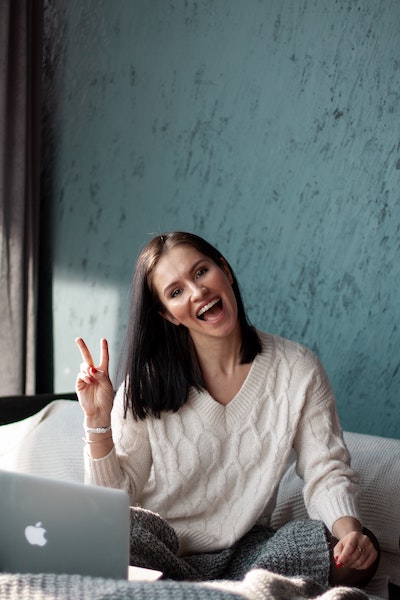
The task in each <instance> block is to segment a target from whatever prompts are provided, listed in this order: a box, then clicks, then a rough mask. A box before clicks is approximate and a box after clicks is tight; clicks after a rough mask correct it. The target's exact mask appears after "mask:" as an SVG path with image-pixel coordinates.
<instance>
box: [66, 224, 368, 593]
mask: <svg viewBox="0 0 400 600" xmlns="http://www.w3.org/2000/svg"><path fill="white" fill-rule="evenodd" d="M77 343H78V346H79V348H80V351H81V354H82V358H83V363H82V365H81V370H80V373H79V374H78V378H77V383H76V391H77V394H78V397H79V400H80V403H81V406H82V408H83V411H84V415H85V430H86V436H87V437H86V442H87V452H86V454H85V456H86V458H85V460H86V463H85V470H86V479H87V481H88V482H89V483H94V484H99V485H105V486H112V487H119V488H122V489H125V490H126V491H127V492H128V493H129V495H130V498H131V503H132V504H134V505H136V506H140V507H142V508H144V509H146V511H147V512H146V515H147V517H148V511H150V513H151V514H153V513H154V514H157V515H158V517H157V518H158V519H159V518H160V516H161V517H162V518H163V519H164V520H165V521H166V522H167V523H168V525H169V526H170V527H172V528H173V529H174V530H175V532H176V534H177V537H178V540H179V550H178V554H179V555H180V556H181V557H188V556H189V555H191V556H192V555H199V554H202V553H205V554H207V553H210V552H211V553H216V552H218V551H223V552H225V554H224V557H225V559H227V557H228V556H231V558H230V559H229V561H230V560H232V564H231V563H230V562H229V561H228V562H226V561H225V562H224V564H223V565H222V562H221V568H220V569H219V570H218V569H217V567H216V571H218V572H216V573H214V576H215V577H216V578H224V579H225V578H229V573H230V572H233V571H232V570H231V571H230V569H233V568H234V567H233V563H234V560H235V559H234V557H235V556H238V555H243V557H245V559H246V564H247V565H249V564H250V563H249V562H248V559H249V558H250V557H252V556H253V551H254V548H252V549H250V550H249V546H248V544H249V536H254V535H256V536H258V535H260V536H261V538H260V540H262V541H258V542H257V544H262V547H263V551H262V552H261V553H259V552H258V551H257V552H255V553H254V555H257V556H258V558H257V559H254V562H252V563H251V566H252V567H253V568H255V567H257V568H263V569H271V570H274V571H275V572H278V573H281V574H283V575H302V576H307V577H311V578H312V579H314V580H315V581H318V582H319V583H321V584H322V585H327V584H328V581H329V583H332V584H335V583H338V582H340V583H345V584H349V583H352V584H365V583H366V582H367V581H368V580H369V579H370V578H371V577H372V575H373V573H374V572H375V570H376V567H377V564H378V553H379V546H378V544H377V542H376V540H375V538H374V536H373V534H371V533H370V532H368V531H367V530H366V529H364V528H363V527H362V524H361V521H360V515H359V505H358V499H359V484H358V480H359V478H358V475H357V473H355V472H354V471H353V470H352V469H351V467H350V457H349V453H348V451H347V448H346V445H345V443H344V441H343V434H342V429H341V426H340V423H339V419H338V416H337V411H336V405H335V399H334V396H333V393H332V389H331V386H330V383H329V380H328V377H327V375H326V373H325V370H324V368H323V367H322V365H321V363H320V362H319V360H318V358H317V357H316V356H315V355H314V354H313V353H312V352H311V351H310V350H308V349H307V348H305V347H304V346H301V345H300V344H297V343H295V342H292V341H290V340H286V339H283V338H280V337H277V336H275V335H271V334H268V333H263V332H260V331H257V330H256V329H255V328H254V327H253V326H252V325H251V324H250V323H249V322H248V320H247V317H246V313H245V310H244V306H243V302H242V298H241V295H240V291H239V286H238V283H237V280H236V277H235V274H234V272H233V270H232V268H231V266H230V265H229V263H228V262H227V260H226V259H225V258H224V257H223V256H221V254H220V253H219V252H218V250H217V249H216V248H214V247H213V246H212V245H210V244H209V243H208V242H206V241H205V240H203V239H202V238H199V237H198V236H195V235H193V234H189V233H184V232H172V233H168V234H164V235H160V236H157V237H155V238H154V239H153V240H151V241H150V242H149V243H148V244H147V246H146V247H145V248H144V249H143V251H142V252H141V254H140V256H139V259H138V262H137V266H136V271H135V276H134V281H133V290H132V300H131V311H130V322H129V329H128V333H127V346H126V362H125V372H124V382H123V384H122V385H121V387H120V389H119V390H118V392H117V394H116V396H115V399H114V392H113V386H112V384H111V381H110V378H109V374H108V372H109V356H108V345H107V342H106V340H104V339H103V340H102V342H101V357H100V362H99V364H97V365H95V362H94V360H93V358H92V355H91V354H90V352H89V349H88V348H87V346H86V344H85V342H84V341H83V340H82V339H81V338H79V339H78V340H77ZM293 449H294V450H295V452H296V454H297V465H296V470H297V472H298V473H299V475H300V476H301V477H302V478H303V480H304V489H303V492H304V499H305V503H306V506H307V510H308V513H309V516H310V517H311V518H310V519H309V520H306V521H302V522H300V523H296V522H293V523H289V524H287V525H285V526H284V527H282V528H281V529H280V530H279V531H278V532H274V531H272V530H271V528H270V527H269V526H266V525H261V524H260V523H261V522H263V523H269V520H270V517H271V514H272V511H273V509H274V503H275V498H276V493H277V489H278V486H279V483H280V480H281V478H282V476H283V474H284V472H285V470H286V468H287V465H288V461H289V458H290V456H291V453H292V450H293ZM147 517H146V518H147ZM288 543H289V544H290V547H291V551H290V554H291V559H290V561H288V560H287V556H286V555H285V551H284V548H286V547H287V544H288ZM233 548H235V553H232V554H230V553H229V552H228V553H226V552H227V551H228V550H232V552H233ZM166 553H167V550H166ZM221 556H222V555H221ZM277 556H280V557H282V561H281V562H280V560H277ZM225 559H224V560H225ZM185 560H186V558H185ZM250 562H251V561H250ZM216 564H219V563H218V561H217V563H216ZM139 566H140V565H139ZM147 566H150V567H151V568H154V569H158V568H159V567H160V566H161V565H160V564H152V565H147ZM159 570H164V571H165V564H164V563H163V567H162V568H161V569H159ZM167 576H170V577H172V574H171V573H169V574H167Z"/></svg>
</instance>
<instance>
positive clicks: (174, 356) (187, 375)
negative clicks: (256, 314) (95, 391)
mask: <svg viewBox="0 0 400 600" xmlns="http://www.w3.org/2000/svg"><path fill="white" fill-rule="evenodd" d="M183 244H184V245H188V246H192V247H193V248H195V249H196V250H197V251H198V252H200V253H201V254H204V255H205V256H207V257H209V258H210V259H211V260H213V261H214V262H215V263H216V265H217V266H219V267H220V268H222V265H223V262H222V261H223V258H222V255H221V253H220V252H218V250H217V249H216V248H214V246H212V245H211V244H209V243H208V242H207V241H206V240H204V239H202V238H201V237H199V236H197V235H195V234H192V233H185V232H181V231H174V232H170V233H166V234H162V235H158V236H157V237H155V238H153V239H152V240H151V241H150V242H149V243H148V244H147V245H146V246H145V247H144V248H143V250H142V252H141V253H140V255H139V258H138V260H137V263H136V269H135V274H134V278H133V284H132V298H131V309H130V316H129V324H128V330H127V336H126V341H125V353H126V362H125V370H124V371H125V372H124V380H125V390H124V402H125V416H126V414H127V412H128V410H129V409H130V410H131V411H132V413H133V415H134V417H135V418H136V419H144V418H146V416H147V415H151V416H153V417H160V414H161V412H162V411H177V410H178V409H179V408H180V407H181V406H182V405H183V404H184V403H185V402H186V399H187V397H188V392H189V388H190V387H191V386H193V387H195V388H197V389H198V390H200V389H202V388H204V387H205V386H204V380H203V375H202V372H201V368H200V364H199V361H198V358H197V354H196V350H195V347H194V344H193V342H192V338H191V336H190V334H189V331H188V329H187V328H186V327H184V326H183V325H179V326H176V325H173V324H172V323H170V322H169V321H168V320H167V319H164V317H163V316H162V315H161V314H160V313H162V311H163V309H164V307H163V305H162V304H161V302H160V300H159V298H158V297H157V295H156V294H155V292H153V290H152V289H151V284H150V279H151V274H152V273H153V271H154V269H155V267H156V266H157V264H158V261H159V260H160V258H161V256H162V255H163V254H164V253H165V252H166V251H168V250H170V249H171V248H174V247H175V246H178V245H183ZM225 263H226V264H227V266H228V268H229V270H230V271H231V274H232V278H233V283H232V289H233V292H234V294H235V297H236V302H237V308H238V319H239V323H240V328H241V334H242V347H241V362H242V363H249V362H251V361H252V360H253V359H254V358H255V356H256V355H257V354H258V353H259V352H261V342H260V340H259V338H258V335H257V332H256V330H255V329H254V327H252V326H251V325H250V323H249V321H248V319H247V316H246V313H245V310H244V306H243V301H242V297H241V294H240V290H239V285H238V282H237V280H236V277H235V275H234V273H233V271H232V269H231V267H230V266H229V264H228V263H227V262H226V261H225Z"/></svg>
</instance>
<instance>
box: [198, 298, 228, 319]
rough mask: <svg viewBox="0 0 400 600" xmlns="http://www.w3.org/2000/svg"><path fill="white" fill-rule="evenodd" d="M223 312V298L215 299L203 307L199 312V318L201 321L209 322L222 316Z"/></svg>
mask: <svg viewBox="0 0 400 600" xmlns="http://www.w3.org/2000/svg"><path fill="white" fill-rule="evenodd" d="M221 310H222V300H221V298H214V300H211V301H210V302H209V303H208V304H206V305H205V306H203V308H201V309H200V310H199V312H198V315H197V318H198V319H200V320H201V321H209V320H212V319H213V318H215V317H216V316H218V315H219V314H220V312H221Z"/></svg>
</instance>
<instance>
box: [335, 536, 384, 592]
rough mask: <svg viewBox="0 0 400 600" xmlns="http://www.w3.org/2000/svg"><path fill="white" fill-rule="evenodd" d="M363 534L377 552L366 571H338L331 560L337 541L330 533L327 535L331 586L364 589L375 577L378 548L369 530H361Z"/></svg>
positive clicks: (379, 552)
mask: <svg viewBox="0 0 400 600" xmlns="http://www.w3.org/2000/svg"><path fill="white" fill-rule="evenodd" d="M363 533H364V534H365V535H367V536H368V537H369V539H370V540H371V542H372V544H373V546H374V548H375V550H376V551H377V557H376V559H375V561H374V562H373V563H372V565H371V566H370V567H368V569H363V570H360V569H349V568H346V567H342V568H341V569H338V568H337V566H336V565H335V561H334V558H333V548H334V547H335V545H336V543H337V539H336V538H335V537H333V536H332V535H331V534H330V533H329V534H328V540H329V547H330V571H329V583H330V585H332V586H336V585H345V586H351V587H365V586H366V585H367V584H368V583H369V582H370V581H371V579H372V578H373V576H374V575H375V573H376V571H377V569H378V565H379V559H380V554H381V551H380V546H379V542H378V540H377V539H376V537H375V535H374V534H373V533H372V531H370V530H369V529H366V528H365V527H364V528H363Z"/></svg>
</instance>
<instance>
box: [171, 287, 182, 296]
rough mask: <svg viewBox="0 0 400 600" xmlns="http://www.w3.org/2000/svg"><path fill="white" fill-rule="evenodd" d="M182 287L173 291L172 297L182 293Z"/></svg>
mask: <svg viewBox="0 0 400 600" xmlns="http://www.w3.org/2000/svg"><path fill="white" fill-rule="evenodd" d="M181 291H182V290H181V289H179V288H177V289H175V290H173V291H172V292H171V298H176V297H177V296H179V294H180V293H181Z"/></svg>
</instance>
